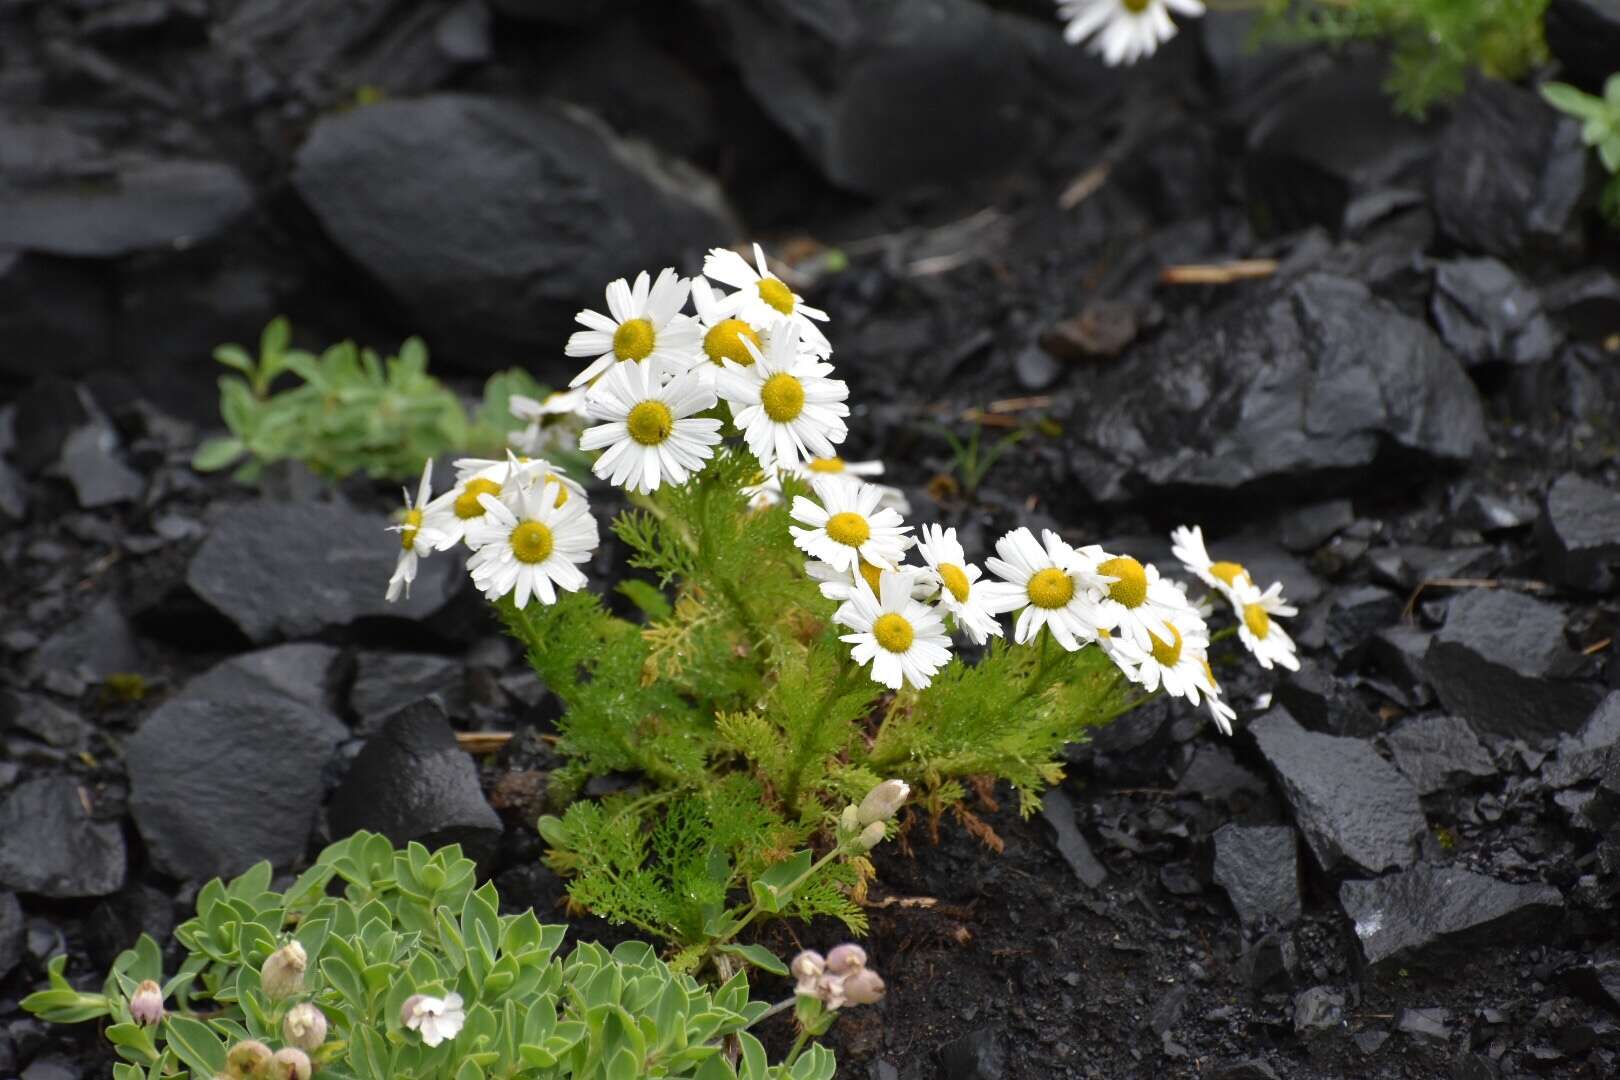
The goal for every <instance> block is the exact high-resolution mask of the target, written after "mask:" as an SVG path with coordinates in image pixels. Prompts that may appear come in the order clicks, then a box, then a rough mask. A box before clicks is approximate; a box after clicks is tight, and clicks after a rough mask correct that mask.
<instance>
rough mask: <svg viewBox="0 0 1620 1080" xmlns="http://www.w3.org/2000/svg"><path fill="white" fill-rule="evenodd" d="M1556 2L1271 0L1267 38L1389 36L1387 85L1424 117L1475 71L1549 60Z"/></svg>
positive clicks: (1401, 105) (1261, 32) (1262, 30)
mask: <svg viewBox="0 0 1620 1080" xmlns="http://www.w3.org/2000/svg"><path fill="white" fill-rule="evenodd" d="M1547 3H1548V0H1264V5H1265V6H1264V8H1263V12H1262V18H1261V20H1260V24H1259V26H1258V28H1257V33H1258V36H1259V37H1260V39H1261V40H1263V41H1269V42H1279V43H1285V44H1286V43H1310V42H1320V43H1326V44H1330V45H1344V44H1348V43H1350V42H1353V41H1367V40H1373V41H1387V42H1389V43H1390V46H1391V50H1392V52H1391V56H1390V68H1389V75H1388V77H1387V78H1386V79H1385V82H1384V87H1385V89H1386V90H1388V91H1389V93H1390V94H1391V95H1392V96H1393V97H1394V99H1395V107H1396V109H1397V110H1399V111H1400V112H1403V113H1406V114H1407V115H1409V116H1414V117H1417V118H1418V119H1422V118H1423V117H1424V116H1425V115H1426V114H1427V112H1428V110H1429V107H1430V106H1432V105H1435V104H1437V103H1440V102H1444V101H1446V100H1448V99H1450V98H1453V97H1456V96H1457V95H1458V94H1460V93H1462V91H1463V87H1464V86H1465V85H1466V82H1467V77H1468V73H1469V72H1470V71H1478V72H1481V73H1482V74H1485V75H1489V76H1493V77H1495V78H1502V79H1516V78H1519V77H1520V76H1522V75H1524V74H1526V73H1527V72H1528V71H1530V69H1531V68H1533V67H1534V66H1535V65H1536V64H1538V63H1541V62H1542V61H1544V60H1545V59H1546V58H1547V43H1546V38H1545V35H1544V33H1543V29H1542V21H1543V17H1544V16H1545V14H1546V10H1547Z"/></svg>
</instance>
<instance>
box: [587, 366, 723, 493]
mask: <svg viewBox="0 0 1620 1080" xmlns="http://www.w3.org/2000/svg"><path fill="white" fill-rule="evenodd" d="M714 406H715V396H714V392H713V391H712V390H705V389H704V388H703V386H702V384H701V383H699V381H698V377H697V376H696V375H694V374H692V373H690V372H688V373H687V374H685V375H679V376H676V377H675V378H673V379H671V380H670V381H669V382H668V383H663V382H662V381H661V380H660V378H659V375H658V373H657V372H655V371H653V370H652V369H651V368H650V367H648V366H647V365H646V364H632V363H622V364H615V365H613V368H612V369H611V370H610V371H608V373H607V374H606V375H604V376H602V378H601V379H600V380H598V382H597V383H596V385H595V386H594V387H592V388H591V400H590V409H591V416H592V417H593V418H595V419H597V420H605V421H607V423H605V424H598V425H596V426H595V427H592V428H586V429H585V431H584V432H583V433H582V434H581V435H580V437H579V448H580V449H581V450H602V451H603V453H602V456H601V457H599V458H597V459H596V464H594V465H592V466H591V471H592V472H594V473H595V474H596V475H597V476H600V477H601V478H602V479H604V480H606V481H608V482H609V483H611V484H615V485H618V486H620V487H626V488H628V489H629V490H631V491H639V492H643V493H645V492H650V491H657V490H658V486H659V485H660V484H662V483H664V482H665V481H668V482H669V483H671V484H684V483H686V481H687V478H688V477H689V476H691V475H692V474H694V473H697V472H699V471H701V470H702V468H703V463H704V462H706V461H708V460H709V458H710V457H712V456H713V455H714V445H715V444H716V443H718V442H719V441H720V421H719V420H715V419H711V418H705V417H701V416H695V415H693V414H694V413H700V412H702V411H704V410H705V409H712V408H714Z"/></svg>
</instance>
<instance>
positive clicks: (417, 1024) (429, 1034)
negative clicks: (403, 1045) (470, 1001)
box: [400, 994, 467, 1046]
mask: <svg viewBox="0 0 1620 1080" xmlns="http://www.w3.org/2000/svg"><path fill="white" fill-rule="evenodd" d="M461 1006H462V1001H461V995H460V994H447V995H445V996H444V997H442V998H436V997H429V996H428V995H426V994H416V995H415V996H413V997H411V998H410V999H409V1000H408V1001H406V1002H405V1007H404V1009H403V1010H401V1011H402V1012H403V1013H404V1015H403V1016H401V1017H400V1020H401V1021H402V1022H403V1023H404V1025H405V1026H406V1027H407V1028H409V1029H410V1030H412V1031H415V1032H418V1033H420V1034H421V1036H422V1042H424V1043H425V1044H427V1045H428V1046H438V1045H439V1044H440V1043H442V1042H444V1041H445V1040H446V1039H453V1038H455V1037H456V1036H457V1035H458V1034H459V1033H460V1032H461V1026H462V1025H463V1024H465V1023H466V1022H467V1014H466V1013H465V1012H464V1011H462V1007H461Z"/></svg>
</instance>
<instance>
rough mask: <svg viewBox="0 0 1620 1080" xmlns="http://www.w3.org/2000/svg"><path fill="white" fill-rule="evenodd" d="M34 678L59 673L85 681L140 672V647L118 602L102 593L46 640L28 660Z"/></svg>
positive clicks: (96, 680) (95, 680) (97, 680)
mask: <svg viewBox="0 0 1620 1080" xmlns="http://www.w3.org/2000/svg"><path fill="white" fill-rule="evenodd" d="M28 666H29V670H30V671H31V672H32V673H33V675H34V676H35V677H36V678H40V677H43V676H45V675H46V674H48V673H50V672H60V673H64V674H67V675H70V676H71V677H73V678H74V679H80V680H83V681H85V682H99V681H101V680H102V679H105V678H106V677H107V676H109V675H121V674H129V673H139V672H140V670H141V668H142V660H141V650H140V646H139V644H138V643H137V642H136V639H135V631H134V629H133V628H132V627H131V626H130V624H129V620H128V619H126V618H124V614H123V612H122V611H120V610H119V608H118V603H117V602H116V601H115V600H114V599H113V598H112V597H111V596H105V597H103V598H102V599H100V600H98V601H97V602H96V603H95V605H94V606H92V607H91V608H90V610H89V611H86V612H85V613H84V614H83V615H80V616H79V617H78V618H77V619H74V620H73V621H72V622H70V623H68V624H67V625H66V626H64V627H62V628H61V629H60V630H58V631H56V633H54V634H52V635H51V636H50V637H48V638H46V639H45V643H44V644H43V645H41V646H40V647H39V648H38V650H36V651H35V652H34V655H33V656H32V657H30V659H29V665H28Z"/></svg>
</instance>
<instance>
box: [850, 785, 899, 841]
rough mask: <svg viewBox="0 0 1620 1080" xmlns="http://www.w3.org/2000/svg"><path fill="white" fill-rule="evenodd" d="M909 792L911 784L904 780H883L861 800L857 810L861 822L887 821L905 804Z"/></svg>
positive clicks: (865, 823)
mask: <svg viewBox="0 0 1620 1080" xmlns="http://www.w3.org/2000/svg"><path fill="white" fill-rule="evenodd" d="M910 794H911V785H910V784H908V783H906V782H905V781H904V780H885V781H883V783H881V784H879V785H878V786H877V787H875V788H873V789H872V790H871V791H868V792H867V793H866V798H864V799H862V800H861V805H860V809H859V811H858V812H857V816H858V817H859V818H860V822H861V824H862V825H870V824H872V822H874V821H888V820H889V819H890V818H892V817H894V815H895V814H896V813H898V812H899V810H900V807H902V806H904V805H905V802H906V798H907V796H909V795H910ZM868 846H870V845H868Z"/></svg>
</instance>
